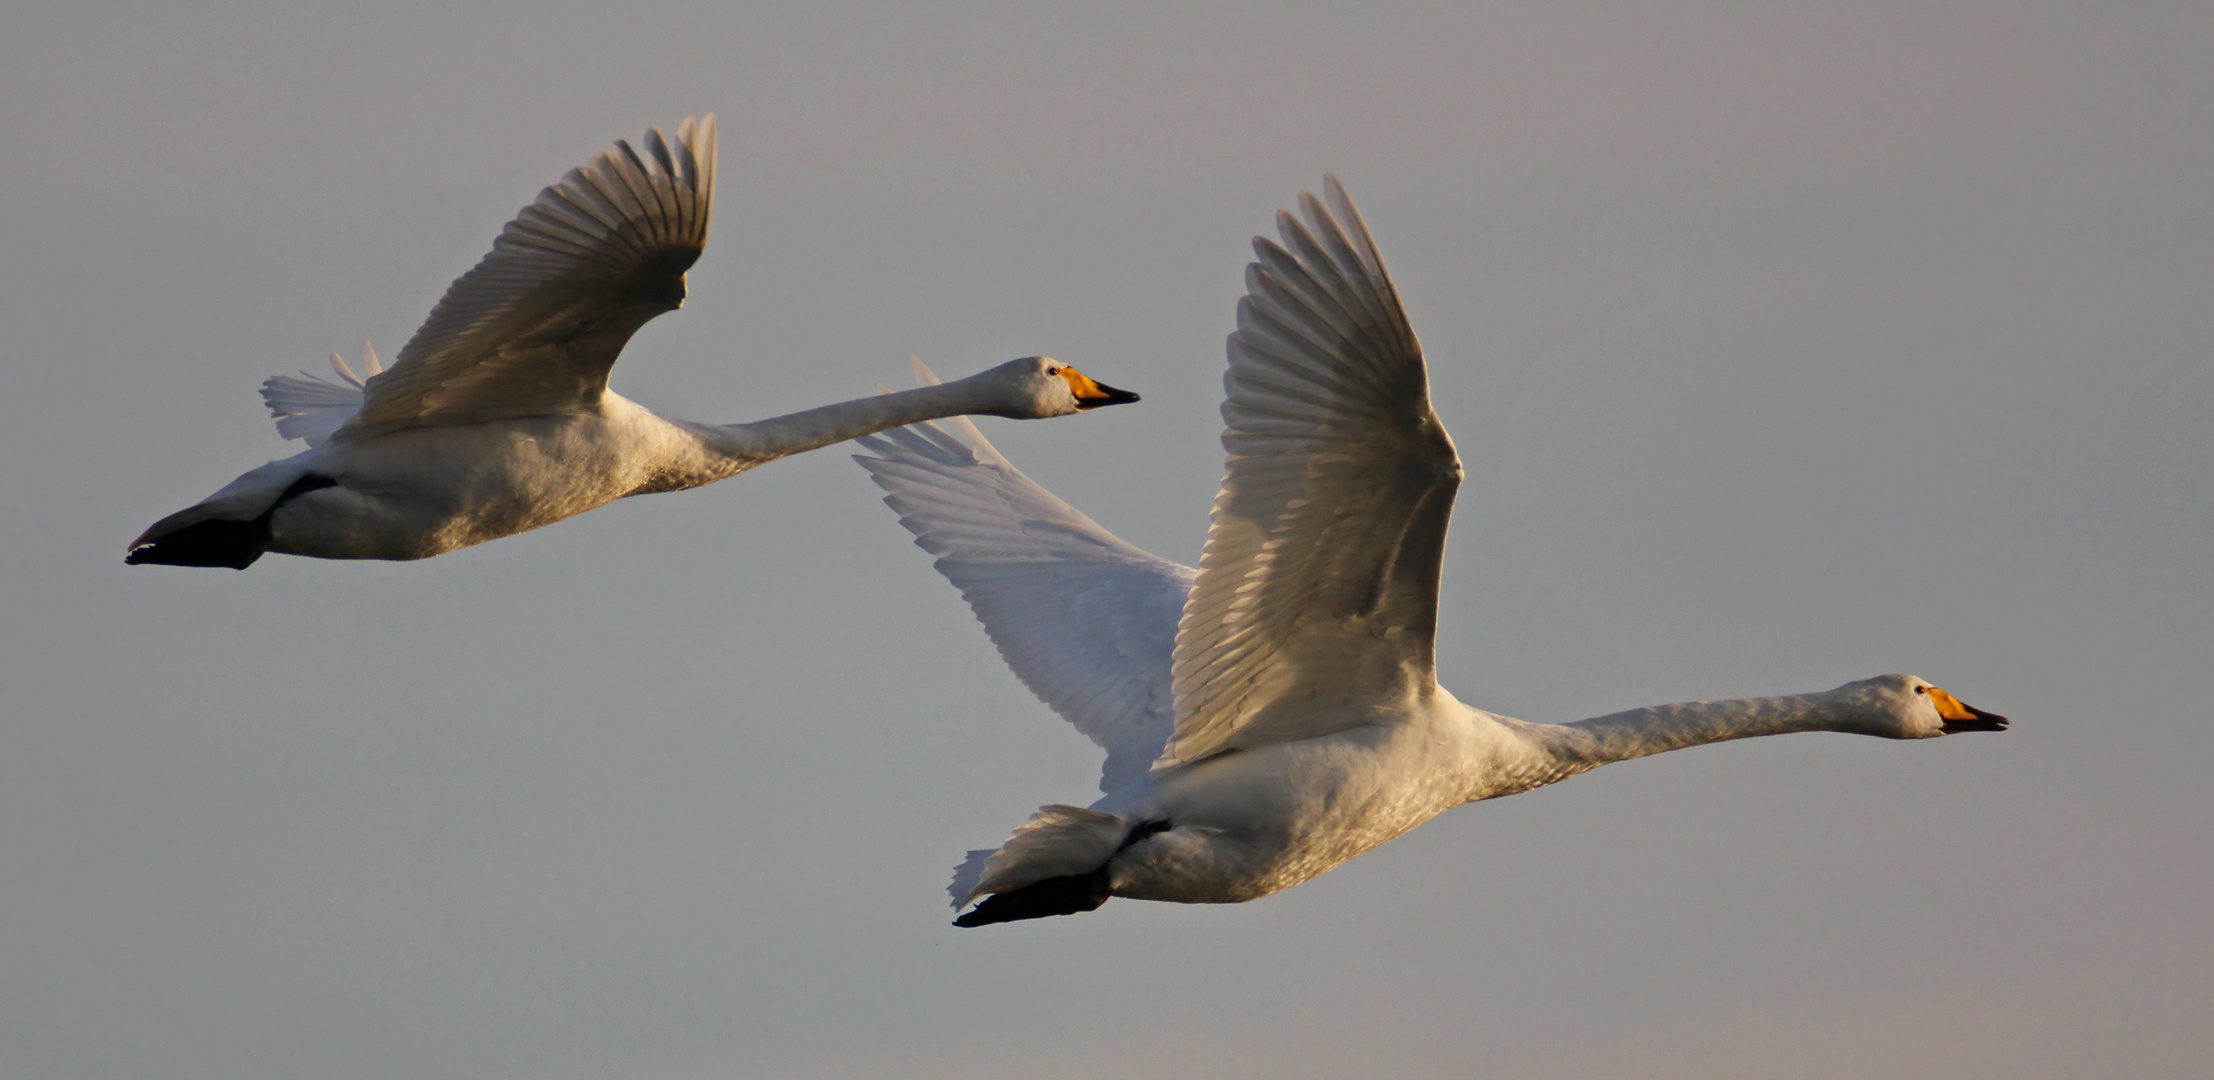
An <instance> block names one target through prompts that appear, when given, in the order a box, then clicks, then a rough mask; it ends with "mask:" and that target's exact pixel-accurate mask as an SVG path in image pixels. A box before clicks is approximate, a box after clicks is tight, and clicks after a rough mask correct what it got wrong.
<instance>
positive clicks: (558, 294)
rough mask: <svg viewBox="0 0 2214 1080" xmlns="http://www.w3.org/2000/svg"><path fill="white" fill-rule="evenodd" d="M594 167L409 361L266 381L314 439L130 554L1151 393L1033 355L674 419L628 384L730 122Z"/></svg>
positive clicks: (300, 544) (454, 301)
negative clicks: (936, 382) (760, 411)
mask: <svg viewBox="0 0 2214 1080" xmlns="http://www.w3.org/2000/svg"><path fill="white" fill-rule="evenodd" d="M645 147H646V153H644V154H640V153H638V152H636V151H634V150H633V149H632V148H631V147H630V145H629V144H628V143H617V144H616V146H615V149H613V150H611V151H609V152H607V153H605V154H602V155H600V156H599V157H598V158H596V159H594V160H593V161H592V163H590V164H589V165H586V166H584V167H582V168H579V169H576V170H573V171H571V172H570V173H569V175H568V176H567V177H566V178H564V179H563V180H562V182H561V183H559V184H556V185H554V186H553V187H549V188H547V189H545V191H543V192H541V193H540V194H539V196H538V199H537V200H536V201H535V202H534V203H532V204H531V205H530V206H528V207H525V208H524V210H523V212H522V213H521V214H520V215H519V216H517V217H516V218H515V220H514V221H512V222H509V223H508V225H507V227H506V229H504V230H503V231H502V232H501V234H500V237H499V239H498V241H497V242H496V243H495V244H494V246H493V250H492V252H491V254H489V255H486V256H485V257H484V260H483V261H482V262H480V263H478V264H477V266H476V268H475V269H472V270H470V271H469V272H468V273H467V274H464V275H463V276H462V277H461V278H460V279H459V280H457V281H455V282H454V284H453V286H452V288H450V289H449V290H447V293H446V296H445V298H444V299H443V300H441V301H440V302H439V304H438V306H437V307H436V308H435V309H433V310H432V312H431V315H430V318H429V319H428V320H427V321H425V322H424V324H423V327H422V329H420V330H418V331H416V334H415V336H414V338H412V339H410V340H409V342H408V343H407V345H406V347H404V348H402V349H401V350H400V355H399V359H398V361H397V362H395V363H394V364H393V366H392V368H391V370H389V371H382V372H380V370H379V369H378V366H377V363H376V357H375V354H374V353H372V352H368V351H367V350H366V349H365V350H364V355H363V361H364V363H365V364H366V365H367V370H366V372H365V373H364V375H363V376H362V377H358V378H357V377H356V376H355V374H354V372H353V371H352V369H350V368H348V367H347V366H346V364H345V363H344V362H343V361H341V360H339V358H338V357H336V356H333V357H332V358H331V361H332V367H333V368H334V369H335V370H336V371H337V372H338V374H339V376H340V377H341V378H342V379H343V380H344V382H343V383H333V382H328V381H325V380H322V379H313V378H294V377H291V376H280V377H277V378H273V379H270V380H269V381H268V382H267V383H265V384H264V385H263V389H262V396H263V397H264V398H265V399H266V400H267V401H268V403H269V407H270V411H271V412H272V413H274V414H275V415H276V416H277V431H278V433H279V434H281V435H283V436H284V437H286V438H297V439H303V440H305V441H306V442H307V443H308V445H309V449H308V450H306V451H305V452H303V453H300V454H297V455H294V456H293V457H290V458H286V459H284V460H281V461H273V462H270V463H269V464H267V465H264V466H262V467H261V468H258V469H255V470H253V471H251V472H249V473H247V474H245V475H244V476H241V477H239V478H238V479H237V480H234V481H232V482H231V483H230V484H229V485H228V486H226V487H224V488H223V489H222V490H221V491H218V492H216V493H215V494H214V495H211V496H209V497H208V498H206V499H204V500H202V501H201V502H200V503H199V504H197V505H195V506H193V507H190V508H188V509H186V510H184V511H182V512H180V513H176V514H172V515H170V516H169V517H167V518H164V519H162V520H161V521H158V522H156V523H155V524H154V525H153V527H151V528H149V529H147V530H146V532H145V533H144V534H142V535H141V536H140V537H139V538H138V539H136V540H133V541H132V542H131V547H130V555H129V558H128V561H129V562H132V563H142V562H150V563H167V564H172V565H185V566H230V567H234V568H237V569H241V570H243V569H245V568H246V567H247V566H248V565H250V564H251V563H253V561H254V560H255V559H257V558H259V557H260V556H261V554H262V553H263V552H264V551H276V552H283V553H286V554H292V555H311V556H316V557H319V558H326V559H421V558H427V557H429V556H432V555H438V554H442V553H444V552H448V551H452V550H454V549H456V548H462V547H467V546H469V545H471V544H480V543H483V542H484V541H486V540H492V539H496V538H498V537H502V536H507V535H510V534H513V533H518V532H522V531H524V530H526V529H535V528H537V527H539V526H541V525H546V524H549V523H551V522H555V521H559V520H561V519H562V518H565V517H569V516H571V515H574V514H579V513H582V512H584V511H586V510H590V509H592V508H593V507H596V506H602V505H605V504H606V503H609V502H612V501H614V500H616V499H619V498H622V497H624V496H626V495H643V494H648V493H651V492H658V491H676V490H680V489H683V488H688V487H697V486H699V485H701V484H707V483H713V482H714V481H717V480H721V479H723V478H725V477H728V476H731V475H734V474H736V473H740V472H744V471H745V470H747V469H750V468H753V467H755V466H757V465H761V464H765V463H767V462H770V461H774V460H776V459H777V458H780V457H786V456H789V455H792V454H796V453H801V452H803V451H807V450H813V449H816V448H818V447H823V446H828V445H830V444H832V443H836V442H840V441H843V440H845V439H850V438H853V437H854V436H856V435H863V434H868V433H870V432H875V431H881V430H883V429H885V428H887V427H893V426H897V425H900V424H907V423H914V422H916V421H920V420H928V419H935V418H939V417H945V416H953V415H958V414H961V413H971V412H977V413H990V414H994V415H999V416H1011V417H1017V418H1022V419H1034V418H1041V417H1050V416H1065V415H1068V414H1070V413H1074V412H1077V411H1080V410H1082V409H1086V408H1090V407H1093V406H1097V405H1106V404H1114V403H1117V402H1123V401H1134V400H1136V395H1133V394H1129V393H1125V392H1123V391H1119V390H1114V389H1112V388H1109V387H1104V386H1101V385H1099V384H1098V383H1094V382H1092V381H1091V380H1090V379H1087V378H1085V377H1084V376H1083V375H1082V374H1081V373H1079V372H1077V371H1076V370H1075V369H1074V368H1071V367H1068V366H1067V365H1065V364H1060V363H1057V362H1055V361H1052V360H1050V359H1047V358H1044V357H1029V358H1025V359H1022V360H1017V361H1012V362H1010V363H1007V364H1003V365H1000V366H999V367H996V368H993V369H991V370H989V371H986V372H983V373H982V374H979V375H976V376H972V377H971V378H968V379H964V380H961V381H959V382H955V383H949V384H947V385H945V386H939V387H931V388H927V389H925V390H920V391H909V392H907V393H905V394H893V395H886V396H881V397H874V398H864V399H860V400H856V401H849V402H843V403H840V404H837V405H828V406H824V407H822V408H818V409H810V410H807V411H805V412H799V413H794V414H792V415H789V416H782V417H777V418H775V419H771V420H764V421H761V422H758V423H753V424H737V425H731V426H718V425H711V424H698V423H693V422H690V421H686V420H676V419H671V418H668V417H663V416H660V415H658V414H656V413H654V412H653V411H651V410H649V409H646V408H644V407H643V406H640V405H638V404H636V403H634V402H632V401H629V400H627V399H625V398H623V397H622V396H620V395H618V394H616V393H614V392H613V391H611V390H609V389H607V376H608V370H609V369H610V368H611V367H612V366H613V365H614V363H615V359H616V356H617V355H618V354H619V353H620V352H621V351H622V348H623V345H624V344H625V343H626V342H628V341H629V340H630V336H631V335H632V334H633V333H635V332H636V331H637V330H638V328H639V327H641V326H643V325H645V323H646V322H647V321H648V320H651V319H652V318H654V317H655V316H657V315H659V314H661V313H662V312H665V311H673V310H675V309H676V308H677V307H678V306H680V305H682V304H683V302H684V296H685V279H684V272H685V271H686V270H687V269H689V268H690V267H691V265H692V264H693V262H695V261H696V260H697V259H698V258H699V255H700V252H701V251H702V250H704V248H705V246H706V243H707V226H708V219H709V217H710V214H711V211H712V209H713V202H714V187H715V121H714V117H712V116H710V117H708V118H707V119H706V120H705V121H703V122H699V123H695V122H693V121H691V120H686V121H685V122H684V124H683V126H682V127H680V128H679V129H678V133H677V138H676V141H675V145H674V146H673V147H672V146H670V144H669V143H668V142H667V141H666V140H664V139H663V138H662V135H661V133H660V132H659V131H658V130H656V131H653V132H650V133H649V134H648V136H647V138H646V139H645Z"/></svg>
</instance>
